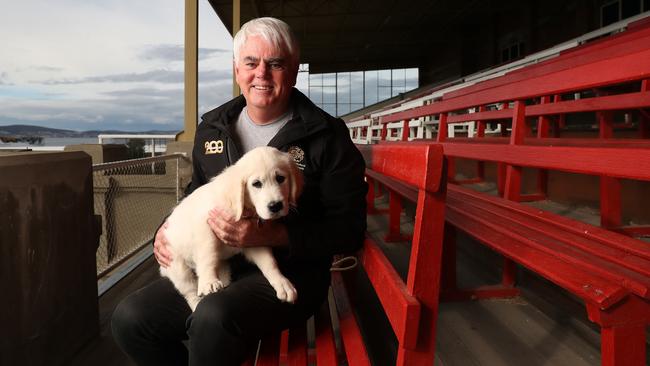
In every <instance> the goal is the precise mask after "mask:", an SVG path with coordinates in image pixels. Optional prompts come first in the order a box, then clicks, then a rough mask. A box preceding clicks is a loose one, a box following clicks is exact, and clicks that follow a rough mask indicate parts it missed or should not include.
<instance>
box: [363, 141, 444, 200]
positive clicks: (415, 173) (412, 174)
mask: <svg viewBox="0 0 650 366" xmlns="http://www.w3.org/2000/svg"><path fill="white" fill-rule="evenodd" d="M368 146H369V148H367V149H370V154H366V156H367V160H366V166H367V168H368V169H371V170H373V171H375V172H377V173H379V174H384V175H387V176H389V177H391V178H394V179H397V180H400V181H403V182H404V183H406V184H410V185H413V186H416V187H418V188H421V189H426V190H429V191H432V192H434V191H437V190H438V188H439V187H440V179H441V173H442V148H441V147H440V146H439V145H437V144H434V145H428V144H412V143H409V142H407V143H404V142H400V143H391V144H377V145H368ZM368 155H370V156H368ZM368 159H369V161H368ZM422 167H428V168H427V169H422Z"/></svg>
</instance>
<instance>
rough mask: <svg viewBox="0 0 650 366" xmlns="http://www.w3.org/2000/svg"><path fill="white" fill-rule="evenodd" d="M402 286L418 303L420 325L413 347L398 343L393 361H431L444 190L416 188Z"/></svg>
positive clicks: (436, 308)
mask: <svg viewBox="0 0 650 366" xmlns="http://www.w3.org/2000/svg"><path fill="white" fill-rule="evenodd" d="M415 217H416V218H417V219H416V221H415V228H414V230H413V242H412V244H411V257H410V260H409V273H408V278H407V282H406V286H407V288H408V290H409V292H410V293H412V294H413V295H414V296H415V297H416V298H417V299H418V301H419V302H420V304H421V314H420V328H419V334H418V338H417V340H418V342H417V345H416V348H415V349H410V348H407V347H404V346H403V345H400V346H399V347H398V349H397V365H405V366H406V365H432V364H433V362H434V355H435V347H436V328H437V321H438V303H439V295H440V269H441V267H442V263H441V261H442V243H443V233H444V224H445V190H441V191H440V192H437V193H435V194H430V193H429V192H426V193H423V192H422V191H421V192H420V195H419V197H418V203H417V207H416V211H415Z"/></svg>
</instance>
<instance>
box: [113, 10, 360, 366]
mask: <svg viewBox="0 0 650 366" xmlns="http://www.w3.org/2000/svg"><path fill="white" fill-rule="evenodd" d="M233 48H234V65H235V75H236V80H237V84H238V85H239V86H240V88H241V91H242V94H243V95H242V96H239V97H237V98H235V99H233V100H231V101H229V102H227V103H225V104H224V105H222V106H220V107H219V108H217V109H214V110H212V111H210V112H208V113H206V114H205V115H203V117H202V122H201V124H200V125H199V127H198V129H197V133H196V137H195V144H194V150H193V165H194V167H193V168H194V171H193V175H192V182H191V184H190V185H189V187H188V191H187V193H190V192H191V191H193V190H194V189H196V188H197V187H199V186H201V185H202V184H205V183H206V182H208V181H209V179H210V178H211V177H214V176H215V175H217V174H219V173H220V172H221V171H222V170H223V169H224V168H225V167H226V166H228V165H230V164H232V163H234V162H235V161H237V159H239V157H240V156H241V155H243V154H244V153H245V152H247V151H249V150H251V149H252V148H254V147H257V146H262V145H267V144H268V145H270V146H274V147H277V148H279V149H280V150H283V151H287V152H289V153H290V154H291V156H292V157H293V159H294V160H295V162H296V164H297V165H298V167H299V168H300V169H302V170H303V173H304V177H305V186H304V190H303V194H302V196H301V197H300V199H299V201H298V207H297V209H296V210H295V211H292V212H290V214H289V215H288V216H287V217H286V218H284V219H282V220H276V221H272V222H266V223H264V224H263V225H262V226H261V227H260V226H258V225H257V223H256V222H255V221H254V220H248V219H242V220H240V221H237V222H235V221H234V220H232V219H231V218H230V217H229V216H228V215H227V214H226V213H225V212H222V211H220V210H219V208H218V207H217V208H215V210H213V212H212V213H211V217H210V219H209V220H208V221H209V225H210V227H211V228H212V230H213V232H214V234H215V235H216V236H217V237H218V238H220V239H221V240H222V241H224V242H225V243H227V244H228V245H233V246H238V247H244V246H258V245H268V246H273V247H274V254H275V256H276V258H277V259H278V262H279V263H280V267H281V270H282V272H283V273H284V274H285V275H286V276H287V278H289V279H290V280H291V282H292V283H293V284H294V286H295V287H296V289H297V291H298V300H297V301H296V302H295V303H294V304H289V303H284V302H281V301H280V300H278V299H277V298H276V295H275V291H274V290H273V288H272V287H271V285H270V284H269V283H268V281H267V280H266V279H265V278H264V277H263V276H262V274H261V273H260V272H259V270H257V268H256V267H254V266H252V265H250V264H249V263H246V262H245V260H242V259H241V258H239V259H235V260H234V261H233V263H232V264H231V267H232V272H233V282H232V283H231V284H230V285H229V286H228V287H226V288H225V289H223V290H221V291H219V292H217V293H213V294H210V295H207V296H205V297H204V298H203V299H202V300H201V302H200V303H199V305H198V306H197V308H196V311H195V312H194V313H192V312H191V310H190V308H189V306H188V305H187V303H186V302H185V299H184V298H183V297H182V296H181V295H180V294H179V293H178V292H177V291H176V290H175V289H174V287H173V285H172V284H171V282H170V281H169V280H167V279H159V280H157V281H155V282H154V283H151V284H149V285H148V286H146V287H144V288H143V289H140V290H138V291H137V292H135V293H134V294H132V295H130V296H129V297H127V298H126V299H124V300H123V301H122V302H121V303H120V304H119V305H118V307H117V308H116V310H115V312H114V314H113V319H112V327H113V334H114V337H115V340H116V341H117V343H118V345H119V346H120V347H121V348H122V349H123V350H124V351H125V352H126V353H127V354H128V355H129V356H130V357H131V358H132V359H133V360H134V361H135V362H136V363H137V364H138V365H158V366H159V365H187V364H189V365H193V366H194V365H211V366H214V365H220V366H222V365H239V364H241V362H242V361H243V360H244V359H245V357H246V355H247V354H248V353H249V352H250V351H251V348H252V347H254V346H255V345H256V342H257V340H258V339H260V338H262V337H264V336H265V335H267V334H271V333H274V332H278V331H280V330H282V329H285V328H288V327H290V326H291V325H293V324H297V323H299V322H304V321H305V320H306V319H307V318H309V317H310V316H311V315H312V314H313V313H314V312H315V311H316V310H317V309H318V308H319V306H321V304H322V303H323V301H324V300H325V298H326V296H327V289H328V286H329V280H330V277H329V268H330V265H331V261H332V256H333V255H334V254H338V253H344V252H351V251H355V250H357V249H359V248H360V246H361V244H362V242H363V236H364V232H365V229H366V219H365V199H364V197H365V194H366V191H367V185H366V183H365V182H364V179H363V173H364V168H365V167H364V162H363V158H362V157H361V154H360V153H359V151H358V150H357V149H356V148H355V147H354V145H353V144H352V142H351V141H350V138H349V135H348V130H347V128H346V126H345V124H344V123H343V122H342V121H341V120H340V119H335V118H333V117H332V116H330V115H328V114H327V113H325V112H324V111H322V110H321V109H319V108H318V107H316V106H315V105H314V104H313V103H312V102H311V101H309V99H308V98H307V97H306V96H304V95H303V94H302V93H300V92H299V91H298V90H296V89H295V88H293V86H294V85H295V82H296V77H297V74H298V64H299V61H298V60H299V50H298V46H297V42H296V40H295V38H294V36H293V34H292V32H291V30H290V29H289V27H288V25H287V24H286V23H284V22H282V21H280V20H278V19H273V18H259V19H254V20H252V21H250V22H248V23H246V24H244V26H242V28H241V30H240V31H239V32H238V33H237V35H236V36H235V38H234V46H233ZM165 245H166V241H165V237H164V225H163V226H162V228H160V229H159V230H158V232H157V234H156V238H155V243H154V254H155V256H156V259H157V261H158V262H159V263H160V265H161V266H167V265H169V263H170V261H172V260H173V258H171V257H170V254H169V252H168V251H167V250H166V247H165ZM183 341H185V342H183ZM186 345H187V346H186Z"/></svg>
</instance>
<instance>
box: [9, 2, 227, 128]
mask: <svg viewBox="0 0 650 366" xmlns="http://www.w3.org/2000/svg"><path fill="white" fill-rule="evenodd" d="M183 22H184V1H182V0H136V1H134V0H56V1H52V0H49V1H46V0H21V1H15V0H0V126H4V125H12V124H28V125H38V126H44V127H51V128H60V129H69V130H76V131H86V130H122V131H134V132H136V131H147V130H164V131H180V130H182V129H183V113H184V111H183V103H184V102H183V40H184V33H183V32H184V30H183V27H184V25H183ZM231 97H232V37H231V36H230V34H229V33H228V32H227V31H226V29H225V27H224V26H223V24H222V23H221V21H220V20H219V18H218V17H217V15H216V14H215V12H214V11H213V10H212V8H211V7H210V5H209V4H208V2H207V1H206V0H199V114H202V113H204V112H206V111H208V110H210V109H212V108H215V107H217V106H218V105H220V104H222V103H223V102H225V101H227V100H229V99H230V98H231Z"/></svg>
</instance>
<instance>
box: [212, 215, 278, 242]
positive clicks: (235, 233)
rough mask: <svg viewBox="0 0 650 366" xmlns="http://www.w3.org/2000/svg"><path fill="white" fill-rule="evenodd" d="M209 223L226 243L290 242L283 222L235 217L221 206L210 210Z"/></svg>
mask: <svg viewBox="0 0 650 366" xmlns="http://www.w3.org/2000/svg"><path fill="white" fill-rule="evenodd" d="M208 225H210V228H211V229H212V231H213V232H214V234H215V235H216V236H217V238H219V239H220V240H221V241H222V242H223V243H224V244H226V245H229V246H232V247H238V248H244V247H256V246H278V245H285V244H287V243H288V234H287V231H286V228H285V226H284V225H283V224H281V223H279V222H274V221H266V222H264V223H263V224H260V223H259V220H258V219H257V218H242V219H240V220H239V221H235V218H234V217H233V216H232V215H231V214H230V213H229V212H227V211H224V210H221V209H219V208H214V209H212V210H210V214H209V216H208Z"/></svg>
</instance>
